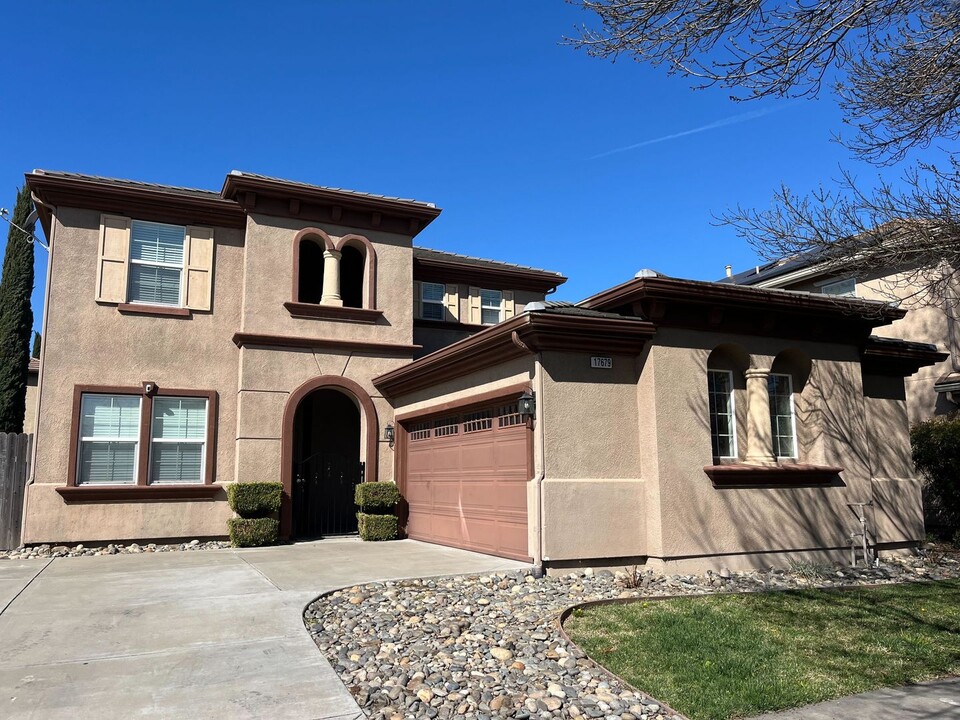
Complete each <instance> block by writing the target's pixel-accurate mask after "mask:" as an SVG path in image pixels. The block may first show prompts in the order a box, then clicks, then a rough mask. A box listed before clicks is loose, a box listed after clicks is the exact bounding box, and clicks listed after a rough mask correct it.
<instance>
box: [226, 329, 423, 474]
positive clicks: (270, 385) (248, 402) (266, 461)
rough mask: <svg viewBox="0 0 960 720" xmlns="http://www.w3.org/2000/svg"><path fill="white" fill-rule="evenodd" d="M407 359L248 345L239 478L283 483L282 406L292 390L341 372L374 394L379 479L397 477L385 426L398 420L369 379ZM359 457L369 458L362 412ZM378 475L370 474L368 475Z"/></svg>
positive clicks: (243, 377)
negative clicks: (377, 428)
mask: <svg viewBox="0 0 960 720" xmlns="http://www.w3.org/2000/svg"><path fill="white" fill-rule="evenodd" d="M406 362H408V360H404V359H402V358H395V357H394V358H385V357H379V356H376V355H372V354H363V353H351V352H349V351H346V350H344V351H340V352H323V353H320V352H312V351H309V350H278V349H270V348H257V347H245V348H243V350H242V351H241V362H240V375H239V407H240V411H239V419H238V424H237V435H236V452H237V463H236V465H237V469H238V473H237V480H239V481H241V482H264V481H268V482H279V481H280V473H281V466H282V463H281V452H282V438H281V431H282V425H283V415H284V409H285V408H286V405H287V402H288V399H289V396H290V393H292V392H293V391H294V390H296V389H297V388H298V387H300V385H302V384H303V383H306V382H308V381H312V380H315V379H316V378H319V377H322V376H333V377H343V378H347V379H350V380H353V381H354V382H356V383H358V384H359V385H360V386H361V387H362V388H363V389H364V390H365V391H366V392H367V394H368V395H369V396H370V398H371V400H372V401H373V404H374V407H375V408H376V411H377V420H378V425H379V432H378V433H377V436H378V448H379V456H378V466H379V478H378V479H380V480H385V481H390V480H393V467H394V451H393V449H392V448H390V445H389V443H388V442H387V441H385V440H383V428H384V427H385V426H386V425H387V424H388V423H393V422H394V419H393V418H394V414H393V407H392V406H391V404H390V403H389V402H388V401H387V400H386V399H384V397H383V396H382V395H381V394H380V392H379V391H378V390H377V389H376V388H375V387H374V386H373V383H372V382H371V379H372V378H374V377H376V376H378V375H381V374H383V373H386V372H389V371H390V370H394V369H396V368H397V367H400V366H401V365H403V364H405V363H406ZM360 417H361V444H360V451H361V455H362V457H361V460H364V461H368V460H369V459H368V458H367V457H366V440H365V438H366V432H367V428H366V420H365V418H364V415H363V413H362V412H361V415H360ZM373 479H374V478H372V477H368V480H373Z"/></svg>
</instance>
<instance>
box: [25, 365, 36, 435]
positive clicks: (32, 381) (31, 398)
mask: <svg viewBox="0 0 960 720" xmlns="http://www.w3.org/2000/svg"><path fill="white" fill-rule="evenodd" d="M39 377H40V376H39V374H37V373H29V374H28V375H27V395H26V398H25V400H24V407H23V431H24V432H25V433H32V432H36V429H37V398H38V388H37V381H38V379H39Z"/></svg>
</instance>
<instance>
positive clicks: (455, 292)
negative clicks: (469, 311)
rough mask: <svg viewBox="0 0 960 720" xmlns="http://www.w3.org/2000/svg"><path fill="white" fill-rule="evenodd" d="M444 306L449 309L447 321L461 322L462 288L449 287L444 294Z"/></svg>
mask: <svg viewBox="0 0 960 720" xmlns="http://www.w3.org/2000/svg"><path fill="white" fill-rule="evenodd" d="M443 304H444V305H445V306H446V308H447V320H451V321H453V322H457V321H459V320H460V288H459V286H457V285H447V287H446V292H445V293H444V294H443Z"/></svg>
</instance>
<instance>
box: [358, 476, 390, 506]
mask: <svg viewBox="0 0 960 720" xmlns="http://www.w3.org/2000/svg"><path fill="white" fill-rule="evenodd" d="M354 502H355V503H356V504H357V505H359V506H360V509H361V510H386V511H393V508H395V507H396V506H397V503H398V502H400V490H399V489H398V488H397V486H396V484H395V483H392V482H364V483H360V484H359V485H357V490H356V494H355V496H354Z"/></svg>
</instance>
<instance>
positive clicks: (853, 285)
mask: <svg viewBox="0 0 960 720" xmlns="http://www.w3.org/2000/svg"><path fill="white" fill-rule="evenodd" d="M820 292H822V293H823V294H824V295H835V296H837V297H856V296H857V281H856V280H855V279H854V278H844V279H843V280H837V281H835V282H829V283H827V284H826V285H823V286H821V287H820Z"/></svg>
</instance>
